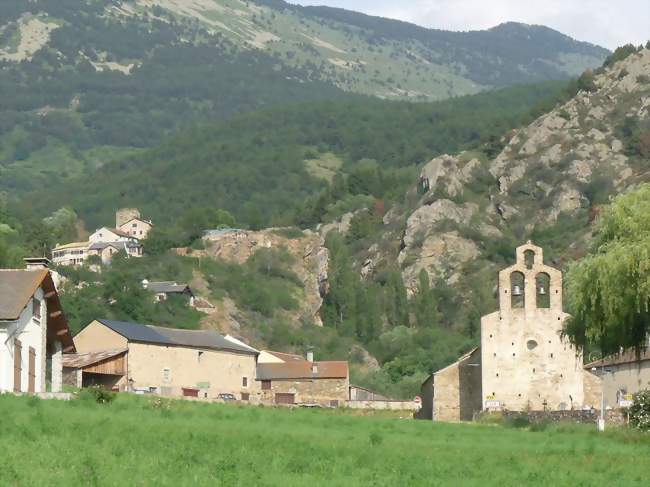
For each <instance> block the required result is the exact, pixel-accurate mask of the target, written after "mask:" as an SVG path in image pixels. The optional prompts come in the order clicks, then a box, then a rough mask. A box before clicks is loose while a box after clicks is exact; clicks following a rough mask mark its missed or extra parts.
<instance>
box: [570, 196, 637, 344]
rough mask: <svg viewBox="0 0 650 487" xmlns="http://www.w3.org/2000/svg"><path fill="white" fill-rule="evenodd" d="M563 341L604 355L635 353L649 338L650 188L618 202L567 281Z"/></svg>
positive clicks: (608, 209)
mask: <svg viewBox="0 0 650 487" xmlns="http://www.w3.org/2000/svg"><path fill="white" fill-rule="evenodd" d="M567 294H568V298H569V307H570V311H571V313H572V315H573V316H572V318H571V319H569V320H568V321H567V325H566V328H565V333H566V335H567V336H568V337H569V338H570V340H571V341H572V342H573V343H574V344H575V345H576V346H578V347H579V348H581V349H584V348H585V347H586V346H587V345H588V344H593V345H595V346H598V347H599V348H600V350H601V352H602V353H603V354H611V353H617V352H618V351H619V350H620V349H621V347H623V348H635V349H636V350H637V353H638V351H639V350H640V349H641V348H643V347H644V346H645V345H646V344H647V342H646V339H647V336H648V334H649V333H650V185H643V186H641V187H640V188H639V189H637V190H635V191H633V192H630V193H628V194H625V195H622V196H619V197H618V198H616V199H615V200H614V201H613V202H612V204H611V205H610V206H609V207H608V208H606V209H605V210H604V212H603V214H602V216H601V218H600V220H599V222H598V225H597V228H596V237H595V240H594V246H593V249H592V251H591V253H590V254H588V255H587V256H586V257H585V258H583V259H582V260H580V261H578V262H577V263H575V264H573V265H572V266H571V267H570V268H569V272H568V276H567Z"/></svg>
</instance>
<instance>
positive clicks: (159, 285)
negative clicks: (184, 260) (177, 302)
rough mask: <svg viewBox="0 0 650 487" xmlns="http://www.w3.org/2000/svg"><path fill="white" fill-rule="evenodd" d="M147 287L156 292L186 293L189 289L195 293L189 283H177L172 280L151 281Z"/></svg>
mask: <svg viewBox="0 0 650 487" xmlns="http://www.w3.org/2000/svg"><path fill="white" fill-rule="evenodd" d="M147 289H148V290H149V291H152V292H154V293H164V294H172V293H184V292H185V291H189V292H190V294H193V293H192V290H191V289H190V287H189V286H188V285H187V284H176V283H175V282H172V281H163V282H149V283H147Z"/></svg>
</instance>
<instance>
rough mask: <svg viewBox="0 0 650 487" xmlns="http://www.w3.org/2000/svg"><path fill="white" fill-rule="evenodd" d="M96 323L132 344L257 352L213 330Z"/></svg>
mask: <svg viewBox="0 0 650 487" xmlns="http://www.w3.org/2000/svg"><path fill="white" fill-rule="evenodd" d="M97 321H99V322H100V323H102V324H103V325H105V326H107V327H108V328H110V329H111V330H113V331H114V332H116V333H119V334H120V335H122V336H123V337H124V338H126V339H127V340H129V341H133V342H144V343H154V344H160V345H176V346H183V347H192V348H205V349H212V350H225V351H230V352H236V353H245V354H249V355H257V352H254V351H252V350H251V349H250V348H246V347H242V346H240V345H237V344H236V343H233V342H231V341H229V340H226V339H225V338H224V337H222V336H221V335H220V334H219V333H217V332H216V331H213V330H181V329H178V328H165V327H162V326H152V325H141V324H139V323H128V322H125V321H111V320H104V319H100V320H97Z"/></svg>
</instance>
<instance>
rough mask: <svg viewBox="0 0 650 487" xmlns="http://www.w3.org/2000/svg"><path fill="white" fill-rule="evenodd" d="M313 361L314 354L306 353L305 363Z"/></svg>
mask: <svg viewBox="0 0 650 487" xmlns="http://www.w3.org/2000/svg"><path fill="white" fill-rule="evenodd" d="M313 361H314V352H307V362H313Z"/></svg>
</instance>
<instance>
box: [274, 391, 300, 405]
mask: <svg viewBox="0 0 650 487" xmlns="http://www.w3.org/2000/svg"><path fill="white" fill-rule="evenodd" d="M295 397H296V395H295V394H290V393H287V392H276V393H275V403H276V404H295Z"/></svg>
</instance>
